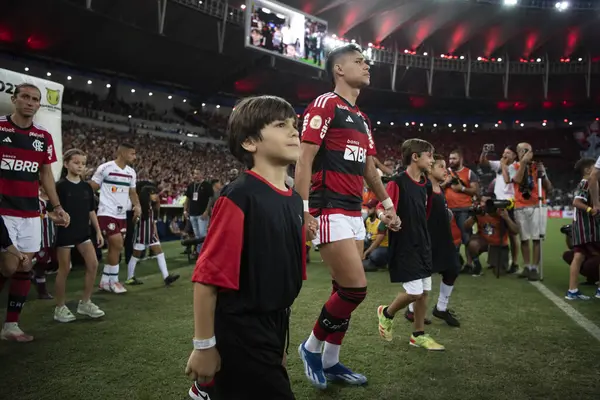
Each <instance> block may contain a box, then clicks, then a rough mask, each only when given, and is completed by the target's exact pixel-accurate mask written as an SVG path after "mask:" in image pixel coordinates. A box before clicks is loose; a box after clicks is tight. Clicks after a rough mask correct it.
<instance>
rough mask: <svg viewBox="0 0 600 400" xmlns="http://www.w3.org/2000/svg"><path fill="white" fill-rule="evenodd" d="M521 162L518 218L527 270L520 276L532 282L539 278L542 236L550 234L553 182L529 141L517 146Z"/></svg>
mask: <svg viewBox="0 0 600 400" xmlns="http://www.w3.org/2000/svg"><path fill="white" fill-rule="evenodd" d="M517 154H518V156H519V162H518V163H515V170H516V173H515V176H514V177H513V182H514V183H515V203H516V209H515V219H516V221H517V224H518V225H519V234H520V235H521V254H522V255H523V262H524V264H525V265H524V266H523V270H522V271H521V273H520V274H519V277H520V278H528V279H529V280H530V281H537V280H539V278H540V276H539V270H538V265H539V263H540V256H541V248H540V246H541V244H540V240H541V238H542V237H543V236H544V235H545V234H546V222H547V219H548V211H547V208H546V206H545V203H546V193H548V192H549V191H551V190H552V184H551V183H550V180H549V179H548V176H547V174H546V169H545V168H544V165H543V164H542V163H541V162H535V161H533V150H532V148H531V145H530V144H529V143H519V145H518V146H517ZM538 177H541V178H542V204H543V207H541V209H540V207H539V197H538ZM530 240H531V241H532V242H533V262H532V258H531V253H530V251H529V241H530Z"/></svg>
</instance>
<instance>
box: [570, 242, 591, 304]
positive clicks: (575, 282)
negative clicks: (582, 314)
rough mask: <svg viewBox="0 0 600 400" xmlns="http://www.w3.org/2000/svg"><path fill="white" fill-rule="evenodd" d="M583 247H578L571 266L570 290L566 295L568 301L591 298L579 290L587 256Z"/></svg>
mask: <svg viewBox="0 0 600 400" xmlns="http://www.w3.org/2000/svg"><path fill="white" fill-rule="evenodd" d="M582 247H583V246H576V247H575V253H574V254H573V261H571V265H570V266H569V290H567V293H566V294H565V299H567V300H589V296H586V295H584V294H583V293H581V291H580V290H579V272H580V271H581V266H582V265H583V262H584V261H585V254H584V252H583V251H582V250H583V249H582Z"/></svg>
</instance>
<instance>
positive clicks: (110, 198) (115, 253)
mask: <svg viewBox="0 0 600 400" xmlns="http://www.w3.org/2000/svg"><path fill="white" fill-rule="evenodd" d="M134 161H135V147H134V146H133V145H131V144H129V143H121V144H120V145H119V148H118V149H117V158H116V160H113V161H109V162H106V163H104V164H102V165H100V166H99V167H98V169H97V170H96V172H95V173H94V176H92V180H91V181H89V184H90V186H91V187H92V189H94V192H96V191H98V190H100V204H99V205H98V223H99V224H100V230H101V231H102V234H103V235H104V237H105V238H106V240H107V242H108V255H107V257H106V265H104V271H102V279H101V280H100V289H102V290H104V291H107V292H113V293H117V294H121V293H125V292H127V289H125V287H123V285H122V284H121V283H120V282H119V256H120V255H121V251H122V250H123V244H124V241H123V234H124V233H125V231H126V227H127V220H126V218H127V215H126V213H127V202H128V201H129V200H131V203H132V204H133V218H134V221H136V222H137V220H138V219H139V218H140V215H141V211H142V210H141V207H140V200H139V198H138V195H137V192H136V191H135V185H136V175H135V171H134V169H133V168H132V167H130V166H129V164H131V163H133V162H134Z"/></svg>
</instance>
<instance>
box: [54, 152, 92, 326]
mask: <svg viewBox="0 0 600 400" xmlns="http://www.w3.org/2000/svg"><path fill="white" fill-rule="evenodd" d="M86 161H87V156H86V154H85V153H84V152H83V151H81V150H79V149H70V150H67V151H66V152H65V154H64V157H63V165H64V166H63V172H62V174H61V175H62V178H61V180H60V181H59V182H58V183H57V184H56V190H57V192H58V198H59V199H60V201H61V203H62V204H63V205H64V207H65V210H66V211H67V212H68V213H69V215H71V216H72V217H73V222H72V223H71V224H70V225H69V226H68V227H67V228H64V227H60V226H59V227H58V229H57V231H56V255H57V258H58V272H57V274H56V280H55V283H54V295H55V297H56V308H55V309H54V320H55V321H58V322H71V321H75V319H76V318H75V315H73V313H72V312H71V310H69V308H68V307H67V306H66V305H65V301H66V287H67V277H68V276H69V273H70V272H71V249H73V248H76V249H77V251H79V253H81V256H82V257H83V260H84V262H85V280H84V285H83V293H82V295H81V300H80V301H79V304H78V305H77V314H81V315H87V316H88V317H90V318H100V317H103V316H104V311H102V310H101V309H100V308H99V307H98V306H97V305H96V304H94V303H92V301H91V300H90V298H91V297H92V290H93V289H94V281H95V280H96V272H97V271H98V258H96V249H95V248H94V244H93V243H92V240H91V239H90V223H91V225H92V227H93V228H94V230H95V231H96V241H95V243H97V244H98V247H102V246H103V245H104V239H103V238H102V233H101V232H100V228H99V226H98V218H97V217H96V211H95V210H96V201H95V200H94V191H93V190H92V188H91V187H90V185H89V184H88V183H87V182H86V181H84V180H83V179H82V175H84V174H85V164H86Z"/></svg>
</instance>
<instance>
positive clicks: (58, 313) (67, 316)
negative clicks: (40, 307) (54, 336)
mask: <svg viewBox="0 0 600 400" xmlns="http://www.w3.org/2000/svg"><path fill="white" fill-rule="evenodd" d="M76 319H77V318H76V317H75V316H74V315H73V313H72V312H71V310H69V308H68V307H67V306H62V307H56V308H55V309H54V320H55V321H58V322H73V321H75V320H76Z"/></svg>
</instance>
